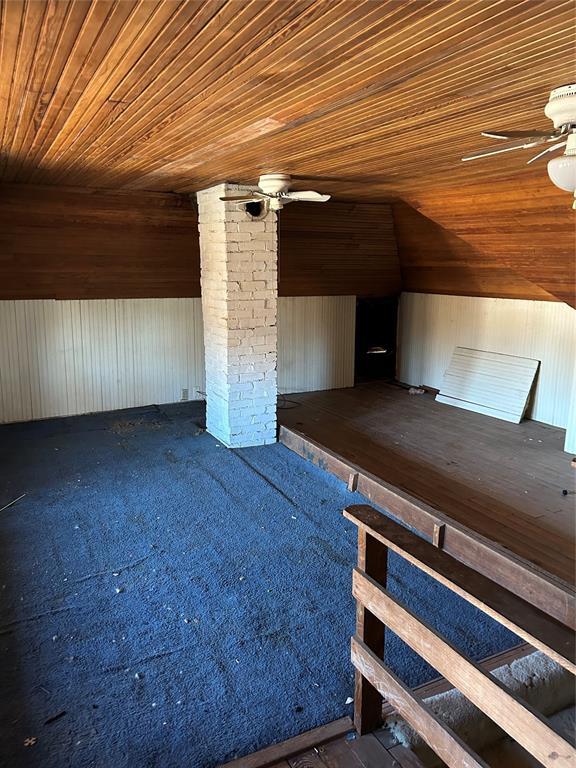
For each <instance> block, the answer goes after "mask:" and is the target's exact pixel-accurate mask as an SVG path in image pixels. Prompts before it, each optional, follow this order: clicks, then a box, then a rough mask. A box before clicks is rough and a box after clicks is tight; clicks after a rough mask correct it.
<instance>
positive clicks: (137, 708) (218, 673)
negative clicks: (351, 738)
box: [0, 404, 517, 768]
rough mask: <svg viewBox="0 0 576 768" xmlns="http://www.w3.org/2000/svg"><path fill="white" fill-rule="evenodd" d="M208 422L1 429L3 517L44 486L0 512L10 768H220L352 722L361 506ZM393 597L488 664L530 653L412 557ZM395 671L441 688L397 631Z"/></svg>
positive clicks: (394, 566)
mask: <svg viewBox="0 0 576 768" xmlns="http://www.w3.org/2000/svg"><path fill="white" fill-rule="evenodd" d="M201 419H202V409H201V408H200V406H199V405H198V404H187V405H180V406H166V407H162V408H155V407H152V408H145V409H134V410H130V411H122V412H116V413H111V414H104V415H93V416H82V417H75V418H69V419H54V420H50V421H44V422H35V423H28V424H17V425H6V426H3V427H1V428H0V467H1V478H0V507H2V506H3V505H4V504H5V503H7V502H9V501H11V500H12V499H13V498H15V497H17V496H19V495H20V494H22V493H26V497H25V498H24V499H22V501H20V502H18V503H17V504H14V505H13V506H11V507H9V508H8V509H6V510H4V511H3V512H1V513H0V589H1V590H2V591H1V593H0V594H1V596H2V604H1V612H0V649H1V653H2V656H1V660H2V661H1V672H0V688H1V691H2V707H3V709H2V711H1V713H0V725H1V728H2V734H1V741H0V749H1V751H0V755H2V760H3V762H2V763H1V764H2V765H5V766H10V768H19V766H26V768H35V766H42V768H67V766H74V768H80V767H81V766H82V767H84V766H86V767H88V766H90V768H108V767H109V766H114V768H134V767H135V766H138V767H139V768H183V767H184V766H186V768H209V767H210V766H214V765H215V764H217V763H219V762H222V761H225V760H228V759H231V758H233V757H235V756H237V755H242V754H246V753H248V752H250V751H253V750H256V749H258V748H261V747H263V746H266V745H268V744H270V743H271V742H274V741H280V740H283V739H286V738H288V737H290V736H293V735H295V734H297V733H300V732H302V731H304V730H306V729H309V728H312V727H314V726H317V725H320V724H323V723H326V722H328V721H330V720H333V719H335V718H338V717H341V716H343V715H345V714H350V713H351V706H350V705H347V704H346V699H347V697H348V696H351V695H352V690H353V674H352V668H351V665H350V660H349V638H350V635H351V634H352V632H353V627H354V605H353V601H352V598H351V593H350V584H351V569H352V567H353V565H354V563H355V559H356V528H355V527H354V526H353V525H352V524H350V523H348V522H347V521H345V520H344V519H343V517H342V515H341V510H342V508H343V507H344V506H346V505H347V504H350V503H358V502H361V501H362V499H361V497H359V496H358V495H356V494H352V493H348V492H347V491H346V489H345V487H344V486H343V484H342V483H341V482H340V481H338V480H337V479H335V478H334V477H332V476H331V475H329V474H327V473H324V472H322V471H321V470H319V469H316V468H315V467H313V466H312V465H310V464H309V463H307V462H306V461H304V460H303V459H300V458H299V457H298V456H296V455H295V454H293V453H291V452H290V451H289V450H287V449H286V448H284V447H283V446H281V445H274V446H268V447H263V448H247V449H242V450H235V451H231V450H227V449H226V448H223V447H222V446H220V445H219V444H218V443H217V441H216V440H214V439H213V438H212V437H210V436H209V435H208V434H206V433H203V432H202V431H201V430H200V429H199V427H198V425H199V424H200V423H201ZM390 589H391V591H392V592H394V593H396V594H397V595H399V596H401V597H402V599H403V600H405V601H406V602H407V603H408V605H410V606H411V607H412V608H413V609H414V610H415V611H417V612H418V613H419V614H420V615H421V616H423V617H424V618H426V619H427V620H428V621H429V622H430V623H431V624H433V625H437V626H438V625H441V626H442V628H443V629H444V631H445V632H446V633H447V634H448V635H449V637H450V639H451V640H452V641H453V642H454V643H455V644H456V645H458V646H459V647H460V648H462V649H464V650H466V651H467V652H468V653H470V654H471V656H473V657H474V658H480V657H483V656H487V655H489V654H492V653H495V652H497V651H501V650H503V649H506V648H509V647H511V646H512V645H513V644H515V643H516V642H517V639H516V638H515V637H514V636H513V635H512V634H511V633H509V632H508V631H505V630H503V629H502V628H500V627H499V626H498V625H497V624H495V623H493V622H492V621H490V620H488V619H487V618H486V617H484V616H483V615H482V614H481V613H479V612H477V611H476V610H474V609H473V608H472V607H470V606H469V605H467V604H466V603H465V602H463V601H462V600H460V599H458V598H456V597H454V596H453V595H452V594H451V593H450V592H448V591H447V590H445V589H443V588H442V587H440V586H438V585H436V584H435V583H434V582H432V581H431V580H430V579H428V578H427V577H425V576H423V575H422V574H420V573H419V572H418V571H417V570H415V569H413V568H411V567H410V566H408V565H406V564H405V563H403V562H402V561H400V560H399V559H398V558H396V557H392V560H391V565H390ZM387 660H388V662H389V663H390V664H391V665H392V667H393V668H394V669H395V670H396V672H397V673H398V674H399V675H400V676H401V677H402V678H403V679H404V680H405V681H406V682H408V683H409V684H410V685H416V684H419V683H422V682H424V681H426V680H427V679H430V678H431V677H434V676H435V673H434V672H433V670H431V669H430V668H429V667H428V666H427V665H426V664H424V663H423V662H422V661H420V660H419V659H418V657H416V656H414V655H413V654H412V653H411V652H409V650H408V649H407V647H406V646H405V645H404V644H403V643H402V642H401V641H399V640H398V639H396V638H394V637H393V636H391V635H390V637H389V641H388V647H387ZM26 739H32V740H34V739H35V740H36V741H35V743H33V744H31V745H29V746H25V740H26Z"/></svg>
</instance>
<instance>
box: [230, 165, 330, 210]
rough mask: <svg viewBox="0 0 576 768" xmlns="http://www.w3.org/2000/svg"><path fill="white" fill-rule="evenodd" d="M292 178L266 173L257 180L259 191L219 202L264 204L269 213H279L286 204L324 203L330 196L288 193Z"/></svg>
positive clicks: (282, 174)
mask: <svg viewBox="0 0 576 768" xmlns="http://www.w3.org/2000/svg"><path fill="white" fill-rule="evenodd" d="M291 186H292V178H291V177H290V176H289V175H288V174H287V173H266V174H264V175H263V176H260V178H259V179H258V187H259V189H257V190H254V192H249V193H246V194H244V195H227V196H226V197H221V198H220V200H224V201H225V202H232V203H238V204H240V205H246V203H265V204H266V205H267V206H268V208H269V209H270V210H271V211H279V210H280V209H281V208H283V207H284V206H285V205H286V203H295V202H303V203H326V202H328V200H330V195H321V194H320V193H319V192H313V191H312V190H307V191H305V192H290V187H291Z"/></svg>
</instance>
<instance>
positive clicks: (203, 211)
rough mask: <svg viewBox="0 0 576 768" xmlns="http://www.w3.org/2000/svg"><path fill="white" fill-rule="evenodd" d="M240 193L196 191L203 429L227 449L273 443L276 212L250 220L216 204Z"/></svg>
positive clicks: (228, 187)
mask: <svg viewBox="0 0 576 768" xmlns="http://www.w3.org/2000/svg"><path fill="white" fill-rule="evenodd" d="M246 191H248V188H246V187H240V186H238V185H236V184H219V185H218V186H215V187H211V188H210V189H205V190H202V191H201V192H198V193H197V199H198V223H199V229H200V264H201V278H200V282H201V286H202V314H203V323H204V347H205V353H206V428H207V430H208V432H210V434H212V435H214V437H216V438H218V440H220V441H221V442H223V443H224V444H225V445H227V446H230V447H232V448H240V447H245V446H249V445H266V444H268V443H274V442H276V396H277V382H276V360H277V357H276V353H277V327H276V312H277V300H278V271H277V234H276V213H274V212H270V213H268V215H267V216H266V218H265V219H263V220H254V219H251V217H250V216H248V214H247V213H246V212H245V211H244V210H243V209H241V208H238V207H237V206H236V205H234V204H233V203H224V202H222V201H221V200H220V199H219V198H220V197H222V196H224V195H227V194H238V193H242V192H246Z"/></svg>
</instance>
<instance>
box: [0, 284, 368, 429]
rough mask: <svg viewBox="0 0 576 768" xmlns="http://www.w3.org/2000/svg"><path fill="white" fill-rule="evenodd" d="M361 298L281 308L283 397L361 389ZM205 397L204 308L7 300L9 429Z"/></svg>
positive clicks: (0, 333)
mask: <svg viewBox="0 0 576 768" xmlns="http://www.w3.org/2000/svg"><path fill="white" fill-rule="evenodd" d="M355 315H356V300H355V297H354V296H318V297H313V296H311V297H304V298H297V299H294V298H281V299H280V300H279V301H278V389H279V391H280V392H295V391H307V392H309V391H314V390H318V389H335V388H337V387H346V386H352V385H353V383H354V320H355ZM204 390H205V379H204V343H203V325H202V302H201V301H200V299H198V298H181V299H115V300H114V299H105V300H103V299H97V300H91V301H87V300H64V301H52V300H37V301H1V300H0V422H11V421H28V420H30V419H43V418H48V417H51V416H69V415H73V414H78V413H88V412H93V411H108V410H114V409H116V408H132V407H134V406H139V405H149V404H151V403H171V402H175V401H177V400H180V399H181V398H182V397H184V398H186V397H187V398H188V399H190V400H197V399H202V398H203V396H204Z"/></svg>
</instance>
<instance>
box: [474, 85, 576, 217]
mask: <svg viewBox="0 0 576 768" xmlns="http://www.w3.org/2000/svg"><path fill="white" fill-rule="evenodd" d="M544 114H545V115H546V117H549V118H550V120H552V122H553V123H554V129H553V130H549V131H482V136H486V137H487V138H490V139H497V140H498V141H507V142H508V141H511V142H512V143H510V144H508V143H507V144H505V145H501V146H498V145H496V146H495V147H493V148H489V149H483V150H480V151H479V152H475V153H474V154H473V155H468V156H467V157H463V158H462V160H463V161H468V160H479V159H481V158H483V157H490V156H492V155H500V154H503V153H504V152H513V151H514V150H516V149H532V148H534V147H541V146H544V148H543V149H542V150H541V151H540V152H538V154H537V155H534V157H531V158H530V160H528V163H527V164H528V165H530V163H533V162H534V161H535V160H539V159H540V158H541V157H544V155H547V154H548V153H549V152H555V151H556V150H558V149H562V147H566V149H565V150H564V154H563V155H562V156H561V157H555V158H553V159H552V160H550V161H549V162H548V175H549V176H550V180H551V181H552V183H553V184H555V185H556V186H557V187H559V188H560V189H563V190H564V191H566V192H572V193H573V194H576V83H572V84H571V85H563V86H561V87H560V88H555V89H554V90H553V91H552V92H551V93H550V99H549V100H548V103H547V104H546V106H545V108H544ZM545 145H549V146H545ZM573 207H574V208H575V209H576V200H575V201H574V206H573Z"/></svg>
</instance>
